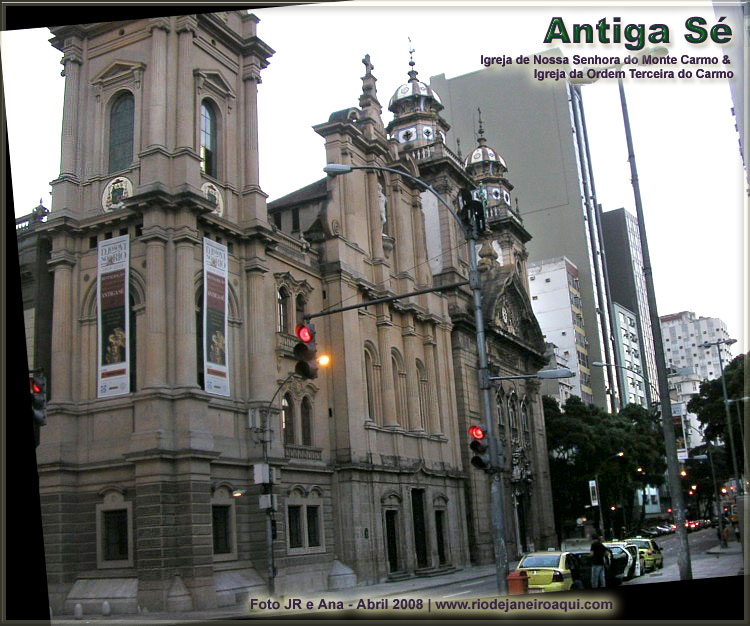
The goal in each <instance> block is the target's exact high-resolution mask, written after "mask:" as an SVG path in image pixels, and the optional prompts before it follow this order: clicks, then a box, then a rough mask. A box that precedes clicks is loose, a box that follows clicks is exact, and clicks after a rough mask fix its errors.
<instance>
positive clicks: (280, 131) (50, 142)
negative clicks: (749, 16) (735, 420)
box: [0, 3, 746, 354]
mask: <svg viewBox="0 0 750 626" xmlns="http://www.w3.org/2000/svg"><path fill="white" fill-rule="evenodd" d="M254 12H255V14H256V15H257V16H258V17H259V18H260V19H261V22H260V24H259V25H258V35H259V36H260V37H261V39H263V40H264V41H265V42H266V43H268V44H269V45H270V46H271V47H272V48H273V49H274V50H275V51H276V53H275V54H274V56H273V57H271V60H270V65H269V67H268V68H267V69H266V70H264V71H263V74H262V80H263V82H262V84H261V85H260V86H259V112H258V115H259V127H260V131H259V133H260V135H259V140H260V159H261V160H260V175H261V179H260V180H261V186H262V188H263V189H264V191H265V192H266V193H268V194H269V200H273V199H275V198H278V197H280V196H282V195H285V194H287V193H289V192H291V191H294V190H295V189H298V188H299V187H302V186H304V185H306V184H308V183H311V182H313V181H315V180H318V179H319V178H321V177H322V175H323V173H322V168H323V166H324V165H325V153H324V148H323V139H322V138H321V137H320V136H319V135H317V134H316V133H315V132H314V131H313V130H312V128H311V127H312V126H313V125H314V124H319V123H321V122H324V121H326V120H327V119H328V117H329V115H330V114H331V113H332V112H333V111H337V110H340V109H343V108H346V107H350V106H357V105H358V98H359V95H360V93H361V85H362V81H361V77H362V75H363V74H364V67H363V65H362V62H361V60H362V58H363V56H364V55H365V54H368V53H369V54H370V56H371V59H372V63H373V64H374V66H375V69H374V70H373V74H374V75H375V76H376V78H377V79H378V82H377V88H378V97H379V100H380V102H381V104H382V105H383V108H384V121H385V122H386V123H387V122H388V121H389V120H390V118H391V117H392V116H391V114H390V113H389V112H388V111H387V104H388V101H389V99H390V97H391V95H392V94H393V92H394V91H395V90H396V88H397V87H398V86H399V85H401V84H403V83H404V82H406V81H407V80H408V77H407V75H406V72H407V71H408V70H409V67H408V61H409V47H410V43H409V39H408V38H409V37H411V45H412V46H413V48H414V49H415V52H414V60H415V62H416V69H417V70H418V72H419V78H420V80H422V81H424V82H429V79H430V77H431V76H435V75H438V74H442V73H444V74H445V75H446V77H447V78H451V77H454V76H458V75H461V74H466V73H469V72H474V71H476V70H479V69H481V67H482V66H481V65H480V56H481V55H484V56H500V55H510V56H512V57H515V56H516V55H518V54H533V53H535V52H540V51H543V50H545V49H549V48H552V47H559V46H560V42H555V43H554V44H545V43H544V42H543V40H544V36H545V33H546V32H547V29H548V27H549V24H550V20H551V18H552V17H554V16H561V17H563V18H564V21H565V24H566V26H567V27H568V28H569V29H570V30H572V24H573V23H588V24H595V23H596V22H597V21H598V20H599V19H601V18H603V17H606V18H607V19H608V21H609V22H610V23H613V17H615V16H618V17H620V18H621V24H622V25H623V27H624V26H625V25H626V24H629V23H634V24H645V26H646V33H647V34H648V26H649V25H651V24H655V23H663V24H666V25H667V26H668V27H669V30H670V41H669V44H668V46H667V47H668V48H669V52H670V54H671V55H677V56H679V55H682V54H690V55H693V56H697V55H700V56H714V55H715V56H718V57H719V58H721V57H722V55H723V54H725V53H726V52H727V49H726V48H725V47H722V46H719V45H716V44H713V43H711V42H708V43H705V44H701V45H689V44H687V43H686V41H685V39H684V35H685V33H686V32H687V31H686V29H685V20H686V19H687V18H688V17H691V16H702V17H704V18H705V19H706V21H707V22H708V25H709V27H710V26H711V25H713V24H714V23H716V17H715V15H714V10H713V8H712V7H711V4H710V3H706V4H705V5H698V4H694V5H693V6H691V8H689V9H685V8H682V7H677V6H670V7H661V8H660V7H639V8H634V7H632V6H630V7H627V8H626V9H620V8H616V7H611V6H606V5H603V6H602V7H601V8H597V7H595V8H591V7H589V8H581V7H575V6H564V5H563V4H559V5H555V6H552V7H551V6H539V7H528V6H519V7H512V6H507V5H505V6H487V5H486V4H483V5H482V6H475V7H469V6H467V3H464V4H462V5H461V7H460V8H458V7H435V6H427V5H424V4H421V5H419V6H414V7H405V6H403V5H402V4H401V3H399V5H398V6H396V7H393V6H391V7H387V8H386V7H373V6H369V7H354V6H351V5H348V6H343V5H341V4H333V5H331V6H307V7H282V8H272V9H259V10H257V11H254ZM609 34H610V36H611V34H612V30H611V29H610V31H609ZM50 37H51V34H50V33H49V31H48V30H47V29H33V30H28V31H11V32H7V33H2V37H1V39H0V42H1V45H2V69H3V80H4V87H5V97H6V107H7V117H8V133H9V140H10V156H11V166H12V176H13V187H14V199H15V209H16V214H17V215H22V214H26V213H28V212H30V210H31V209H32V208H33V207H35V206H36V205H37V204H38V203H39V200H40V198H41V199H42V202H43V204H44V205H45V206H47V207H49V206H50V193H49V192H50V187H49V181H51V180H53V179H54V178H56V177H57V175H58V173H59V169H60V135H61V127H62V126H61V124H62V102H63V88H64V79H63V78H62V77H61V76H60V71H61V69H62V66H61V65H60V59H61V54H60V53H59V52H58V51H57V50H55V49H53V48H52V46H50V45H49V43H48V40H49V38H50ZM734 37H735V38H736V39H737V40H738V43H740V44H741V37H742V29H741V28H737V29H736V30H735V35H734ZM624 43H625V41H624V39H623V42H622V43H621V44H619V45H618V44H614V43H611V44H601V43H596V44H587V45H575V44H569V45H565V46H564V50H565V52H566V53H567V54H568V55H570V56H572V55H573V54H585V55H594V54H599V55H608V56H611V55H620V56H621V57H624V56H625V55H626V54H627V53H628V51H627V50H626V49H625V48H624V46H623V44H624ZM738 47H739V49H741V48H742V46H741V45H739V46H738ZM679 67H682V66H679ZM734 67H735V66H734V65H732V66H731V68H732V69H734ZM714 69H726V67H725V66H719V67H718V68H714ZM625 88H626V92H627V98H628V108H629V112H630V118H631V127H632V131H633V136H634V144H635V154H636V158H637V162H638V173H639V180H640V185H641V195H642V198H643V205H644V213H645V222H646V226H647V228H648V239H649V247H650V251H651V257H652V264H653V267H654V281H655V286H656V294H657V303H658V310H659V314H660V315H665V314H668V313H674V312H678V311H682V310H691V311H694V312H695V313H696V314H697V315H703V316H711V317H720V318H721V319H723V320H724V321H725V322H726V323H727V326H728V330H729V333H730V335H731V336H732V337H735V338H737V339H738V340H739V343H738V344H737V345H735V346H734V350H733V353H734V354H738V353H739V352H744V351H745V350H746V344H745V341H746V340H745V337H744V336H743V300H744V290H745V288H744V279H743V274H742V268H743V253H744V248H743V239H742V233H743V212H744V211H746V209H745V208H744V201H745V199H746V196H745V192H744V179H743V173H742V162H741V158H740V153H739V149H738V135H737V132H736V131H735V127H734V125H735V120H734V118H733V116H732V114H731V107H732V101H731V97H730V90H729V86H728V83H727V81H726V80H721V79H719V80H698V79H692V80H684V81H680V80H653V79H652V80H644V79H640V80H638V79H627V80H626V81H625ZM583 92H584V103H585V108H586V123H587V126H588V131H589V137H590V141H591V150H592V162H593V165H594V176H595V182H596V190H597V196H598V198H599V201H600V202H601V203H602V205H603V208H604V210H605V211H607V210H612V209H616V208H619V207H621V206H624V207H626V208H628V209H629V210H631V211H633V212H635V211H634V206H635V205H634V200H633V191H632V187H631V184H630V171H629V168H628V162H627V148H626V146H625V139H624V132H623V125H622V117H621V113H620V102H619V97H618V93H617V83H616V81H614V80H600V81H599V82H597V83H596V84H594V85H588V86H586V87H584V88H583ZM448 142H449V145H454V142H453V140H452V138H449V140H448ZM463 148H464V152H466V150H468V149H469V146H463ZM496 148H497V149H498V150H499V151H500V153H501V154H502V146H501V145H498V146H496ZM510 165H511V171H512V164H510Z"/></svg>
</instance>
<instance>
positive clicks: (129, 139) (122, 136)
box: [109, 91, 135, 172]
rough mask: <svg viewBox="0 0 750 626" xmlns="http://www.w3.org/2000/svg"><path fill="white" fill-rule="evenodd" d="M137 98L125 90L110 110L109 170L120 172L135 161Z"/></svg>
mask: <svg viewBox="0 0 750 626" xmlns="http://www.w3.org/2000/svg"><path fill="white" fill-rule="evenodd" d="M134 112H135V100H134V98H133V94H132V93H130V92H129V91H127V92H123V93H122V94H120V95H119V96H117V99H116V100H115V101H114V103H113V104H112V108H111V109H110V112H109V171H110V172H118V171H120V170H124V169H127V168H128V167H130V163H131V162H132V161H133V120H134Z"/></svg>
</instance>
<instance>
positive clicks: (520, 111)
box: [430, 53, 619, 410]
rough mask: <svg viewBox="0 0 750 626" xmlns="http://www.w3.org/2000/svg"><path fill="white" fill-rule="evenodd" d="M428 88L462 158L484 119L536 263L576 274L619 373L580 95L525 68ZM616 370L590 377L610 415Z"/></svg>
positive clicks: (593, 351)
mask: <svg viewBox="0 0 750 626" xmlns="http://www.w3.org/2000/svg"><path fill="white" fill-rule="evenodd" d="M545 54H554V53H545ZM430 86H431V87H432V88H433V89H435V90H436V91H437V92H439V93H440V95H441V98H442V102H443V104H444V105H445V111H444V116H445V118H446V120H447V121H448V123H449V124H450V126H451V133H450V138H449V139H448V144H449V145H450V146H451V148H453V149H455V150H458V147H459V146H458V143H457V140H458V139H460V142H461V143H460V145H461V146H462V147H464V148H465V147H466V146H467V145H471V144H472V143H473V142H474V138H475V136H476V133H477V127H478V115H477V109H478V108H479V109H481V115H482V118H483V120H484V124H485V128H486V129H487V140H488V141H489V142H490V143H491V144H492V145H495V146H497V148H498V150H500V151H501V152H502V154H503V156H504V157H505V159H507V162H508V163H510V164H511V166H512V171H511V172H510V175H512V177H513V184H514V189H513V191H512V200H513V204H514V205H516V203H517V207H518V211H519V213H520V215H521V217H522V218H523V221H524V226H525V227H526V229H527V230H528V232H529V233H530V234H531V236H532V237H533V239H532V240H531V241H530V242H529V243H528V244H527V249H528V254H529V262H530V263H535V262H539V261H543V260H545V259H551V258H559V257H563V256H565V257H567V258H568V259H570V261H571V262H572V263H573V264H574V265H575V266H576V267H577V268H578V272H579V281H580V298H581V310H582V315H583V318H584V320H585V325H586V331H587V336H588V339H589V342H590V344H589V346H588V356H589V358H590V359H591V360H592V361H603V362H606V363H615V359H616V356H615V348H614V340H613V337H612V331H611V323H610V315H611V313H610V311H611V299H610V297H609V290H608V287H607V277H606V271H607V268H606V265H605V263H604V245H603V242H602V233H601V222H600V215H601V210H600V207H599V205H598V203H597V200H596V187H595V183H594V177H593V171H592V166H591V162H590V154H589V145H588V140H587V136H586V121H585V115H584V110H583V103H582V100H581V91H580V88H578V87H573V86H570V85H569V84H568V82H567V81H554V82H551V81H544V82H543V83H542V82H539V81H534V80H530V79H529V77H528V68H525V67H519V66H515V65H513V66H507V67H504V68H499V67H498V66H493V67H490V68H487V69H481V70H479V71H476V72H472V73H470V74H465V75H463V76H457V77H454V78H451V79H447V78H446V77H445V75H444V74H440V75H438V76H433V77H432V78H431V79H430ZM555 343H556V342H555ZM615 369H616V368H614V367H607V368H594V370H593V371H592V372H591V389H592V395H593V400H594V403H595V404H597V405H598V406H601V407H603V408H607V409H609V410H614V409H615V408H616V407H617V406H618V404H619V401H618V397H617V396H618V391H619V390H618V381H617V375H616V372H615Z"/></svg>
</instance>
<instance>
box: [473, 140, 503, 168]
mask: <svg viewBox="0 0 750 626" xmlns="http://www.w3.org/2000/svg"><path fill="white" fill-rule="evenodd" d="M487 161H489V162H494V163H499V164H500V165H502V167H503V168H505V169H506V170H507V169H508V165H507V164H506V163H505V159H503V157H501V156H500V154H499V153H498V152H497V150H495V149H494V148H490V147H489V146H484V145H482V146H478V147H476V148H475V149H474V150H473V151H472V152H471V153H470V154H469V155H468V156H467V157H466V159H464V166H465V167H469V166H470V165H476V164H478V163H482V162H487Z"/></svg>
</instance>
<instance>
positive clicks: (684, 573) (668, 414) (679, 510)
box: [617, 79, 693, 580]
mask: <svg viewBox="0 0 750 626" xmlns="http://www.w3.org/2000/svg"><path fill="white" fill-rule="evenodd" d="M617 82H618V86H619V89H620V105H621V107H622V118H623V122H624V125H625V140H626V142H627V146H628V162H629V163H630V174H631V182H632V185H633V195H634V197H635V212H636V217H637V219H638V235H639V239H640V243H641V255H642V257H643V278H644V280H645V283H646V297H647V299H648V308H649V315H650V320H649V321H650V322H651V332H652V334H653V339H654V357H655V360H656V375H657V382H658V387H659V400H660V402H661V425H662V432H663V434H664V449H665V452H666V457H667V475H668V477H669V491H670V494H671V497H672V515H674V518H675V523H676V524H677V536H678V538H679V541H678V542H677V566H678V568H679V570H680V580H692V578H693V568H692V564H691V562H690V545H689V543H688V537H687V529H686V528H685V502H684V499H683V497H682V484H681V482H680V474H679V470H678V468H677V446H676V445H675V436H674V425H673V423H672V403H671V400H670V398H669V380H668V379H667V367H666V362H665V359H664V344H663V343H662V336H661V322H660V320H659V313H658V311H657V309H656V294H655V292H654V279H653V274H652V269H651V255H650V254H649V251H648V239H647V238H646V223H645V220H644V219H643V205H642V204H641V188H640V184H639V182H638V170H637V168H636V165H635V151H634V149H633V137H632V134H631V132H630V117H629V116H628V105H627V101H626V100H625V88H624V87H623V84H622V79H620V80H618V81H617Z"/></svg>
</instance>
